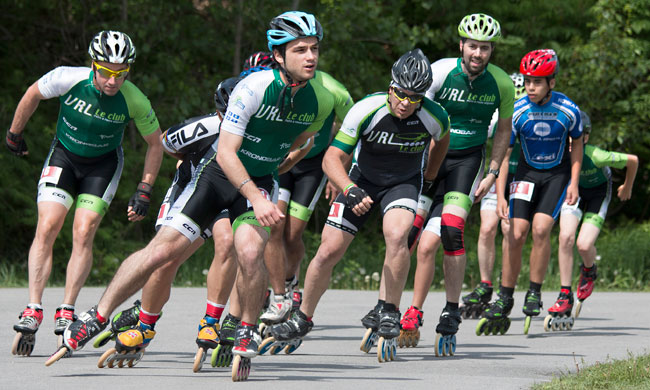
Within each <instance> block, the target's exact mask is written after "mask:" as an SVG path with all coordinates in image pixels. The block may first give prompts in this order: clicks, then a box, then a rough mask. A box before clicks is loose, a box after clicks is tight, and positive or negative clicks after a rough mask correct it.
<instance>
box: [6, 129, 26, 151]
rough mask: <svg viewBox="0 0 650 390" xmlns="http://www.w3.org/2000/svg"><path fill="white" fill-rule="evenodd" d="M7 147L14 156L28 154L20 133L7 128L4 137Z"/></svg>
mask: <svg viewBox="0 0 650 390" xmlns="http://www.w3.org/2000/svg"><path fill="white" fill-rule="evenodd" d="M5 142H6V144H7V148H8V149H9V151H10V152H11V153H13V154H15V155H16V156H26V155H28V154H29V151H28V150H27V143H26V142H25V139H24V138H23V135H22V134H15V133H12V132H11V131H9V130H7V137H6V138H5Z"/></svg>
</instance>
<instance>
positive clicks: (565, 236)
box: [557, 213, 580, 286]
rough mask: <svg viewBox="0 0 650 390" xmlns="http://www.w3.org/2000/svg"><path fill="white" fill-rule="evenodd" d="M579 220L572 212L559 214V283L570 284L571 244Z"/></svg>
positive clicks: (571, 267)
mask: <svg viewBox="0 0 650 390" xmlns="http://www.w3.org/2000/svg"><path fill="white" fill-rule="evenodd" d="M579 223H580V220H579V219H578V218H577V217H576V216H575V215H573V214H569V213H563V214H561V215H560V235H559V238H558V241H559V245H558V256H557V259H558V265H559V266H560V284H561V285H562V286H570V285H571V279H572V277H571V273H572V272H573V246H574V244H575V242H576V230H577V229H578V224H579Z"/></svg>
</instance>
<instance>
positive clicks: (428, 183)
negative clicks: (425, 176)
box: [422, 180, 433, 194]
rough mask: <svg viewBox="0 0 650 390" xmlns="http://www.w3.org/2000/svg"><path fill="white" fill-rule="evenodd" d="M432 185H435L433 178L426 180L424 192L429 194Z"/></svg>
mask: <svg viewBox="0 0 650 390" xmlns="http://www.w3.org/2000/svg"><path fill="white" fill-rule="evenodd" d="M431 186H433V180H424V183H422V194H428V193H429V190H431Z"/></svg>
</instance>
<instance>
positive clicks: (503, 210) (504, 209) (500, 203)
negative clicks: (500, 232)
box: [497, 199, 510, 223]
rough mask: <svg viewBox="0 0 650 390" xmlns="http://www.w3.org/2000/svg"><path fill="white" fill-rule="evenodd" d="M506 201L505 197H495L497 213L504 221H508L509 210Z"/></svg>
mask: <svg viewBox="0 0 650 390" xmlns="http://www.w3.org/2000/svg"><path fill="white" fill-rule="evenodd" d="M508 209H509V207H508V201H507V200H505V199H497V215H498V216H499V218H501V220H502V221H503V222H505V223H510V215H509V213H510V210H508Z"/></svg>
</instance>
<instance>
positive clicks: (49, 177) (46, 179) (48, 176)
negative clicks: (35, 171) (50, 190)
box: [38, 166, 63, 185]
mask: <svg viewBox="0 0 650 390" xmlns="http://www.w3.org/2000/svg"><path fill="white" fill-rule="evenodd" d="M61 172H63V168H61V167H52V166H47V167H45V168H43V172H41V178H40V180H39V181H38V184H39V185H41V184H43V183H51V184H58V183H59V178H60V177H61Z"/></svg>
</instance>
